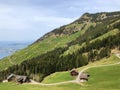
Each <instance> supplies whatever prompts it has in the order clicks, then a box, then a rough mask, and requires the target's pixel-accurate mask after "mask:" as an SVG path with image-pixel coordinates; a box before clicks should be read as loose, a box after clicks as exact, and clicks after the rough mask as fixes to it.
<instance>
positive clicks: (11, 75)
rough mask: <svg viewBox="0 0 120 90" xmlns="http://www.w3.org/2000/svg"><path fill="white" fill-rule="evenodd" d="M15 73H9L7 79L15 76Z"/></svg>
mask: <svg viewBox="0 0 120 90" xmlns="http://www.w3.org/2000/svg"><path fill="white" fill-rule="evenodd" d="M15 76H16V75H15V74H10V75H9V76H8V77H7V80H8V79H10V78H12V77H15Z"/></svg>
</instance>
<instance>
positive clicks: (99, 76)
mask: <svg viewBox="0 0 120 90" xmlns="http://www.w3.org/2000/svg"><path fill="white" fill-rule="evenodd" d="M119 61H120V59H119V58H117V57H116V56H114V55H112V56H111V57H110V58H107V59H106V58H105V59H103V60H100V61H97V62H94V63H90V64H88V65H87V66H85V67H88V66H93V65H100V64H111V63H116V62H119ZM85 67H81V68H78V70H80V69H83V68H85ZM98 70H99V72H98ZM119 71H120V65H113V66H106V67H95V68H90V69H88V70H87V72H89V73H90V75H91V76H90V78H89V81H88V82H86V83H83V86H81V85H80V84H75V83H69V84H62V85H55V86H41V85H29V84H23V85H17V84H15V83H0V90H16V89H17V90H73V89H75V90H96V89H97V90H119V89H120V85H119V83H120V78H119V75H120V72H119ZM67 74H68V72H59V73H55V74H52V75H50V76H49V77H51V78H49V77H47V78H46V79H45V81H43V82H46V83H50V82H51V83H53V82H61V81H66V80H68V78H67V77H66V76H68V75H67ZM53 76H54V77H53ZM63 76H64V77H66V78H64V80H63ZM52 77H53V78H52ZM50 79H51V80H50ZM69 80H71V78H69ZM47 81H48V82H47Z"/></svg>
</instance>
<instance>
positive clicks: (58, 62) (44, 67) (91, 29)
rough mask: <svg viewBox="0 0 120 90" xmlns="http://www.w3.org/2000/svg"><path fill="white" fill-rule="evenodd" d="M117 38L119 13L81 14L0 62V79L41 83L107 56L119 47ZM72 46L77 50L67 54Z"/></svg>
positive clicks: (118, 38)
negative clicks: (24, 77) (15, 76)
mask: <svg viewBox="0 0 120 90" xmlns="http://www.w3.org/2000/svg"><path fill="white" fill-rule="evenodd" d="M119 36H120V12H111V13H105V12H104V13H96V14H89V13H85V14H84V15H83V16H82V17H81V18H79V19H78V20H76V21H74V22H73V23H71V24H69V25H65V26H62V27H60V28H57V29H55V30H53V31H52V32H49V33H48V34H46V35H44V36H43V37H41V38H40V39H38V40H37V41H36V42H35V43H33V44H32V45H30V46H28V47H27V48H25V49H23V50H21V51H18V52H16V53H15V54H13V55H11V56H9V57H6V58H4V59H3V60H2V61H0V70H1V72H0V79H1V80H3V79H5V78H6V77H7V75H9V74H10V73H16V74H21V75H28V76H29V77H30V78H32V79H35V80H37V81H41V80H42V79H43V78H44V77H45V76H47V75H49V74H51V73H54V72H56V71H65V70H70V69H72V68H74V67H76V68H77V67H81V66H83V65H86V64H88V63H89V62H94V61H97V60H100V59H101V58H104V57H109V56H110V54H111V49H114V48H118V49H119V48H120V37H119ZM74 45H75V46H76V45H78V46H80V48H77V49H76V48H75V49H76V50H75V52H73V53H71V51H70V50H69V48H71V47H74ZM81 46H82V47H81ZM65 52H67V54H65V55H64V53H65ZM10 62H12V63H10ZM13 64H14V65H13ZM4 69H6V70H4ZM2 70H4V71H2Z"/></svg>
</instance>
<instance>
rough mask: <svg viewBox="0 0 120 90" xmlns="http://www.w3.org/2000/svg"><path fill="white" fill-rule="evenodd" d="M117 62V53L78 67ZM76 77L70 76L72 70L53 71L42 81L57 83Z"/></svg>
mask: <svg viewBox="0 0 120 90" xmlns="http://www.w3.org/2000/svg"><path fill="white" fill-rule="evenodd" d="M117 62H120V59H119V58H117V57H116V56H115V55H112V56H111V57H109V58H103V59H101V60H99V61H95V62H90V63H89V64H88V65H86V66H83V67H80V68H77V70H78V71H80V70H82V69H83V68H86V67H91V66H97V65H107V64H113V63H117ZM74 79H75V77H71V76H70V71H64V72H56V73H53V74H51V75H49V76H47V77H46V78H45V79H44V80H43V81H42V83H56V82H64V81H70V80H74Z"/></svg>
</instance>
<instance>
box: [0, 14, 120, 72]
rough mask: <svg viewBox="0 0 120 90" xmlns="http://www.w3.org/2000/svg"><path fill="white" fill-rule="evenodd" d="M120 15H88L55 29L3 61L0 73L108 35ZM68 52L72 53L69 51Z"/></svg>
mask: <svg viewBox="0 0 120 90" xmlns="http://www.w3.org/2000/svg"><path fill="white" fill-rule="evenodd" d="M119 14H120V12H111V13H97V14H89V13H86V14H84V15H82V16H81V17H80V18H79V19H77V20H76V21H74V22H72V23H70V24H68V25H65V26H62V27H60V28H57V29H54V30H53V31H52V32H49V33H47V34H46V35H44V36H43V37H41V38H40V39H38V40H37V41H36V42H35V43H33V44H32V45H30V46H28V47H27V48H25V49H23V50H20V51H18V52H15V53H14V54H13V55H11V56H9V57H6V58H4V59H3V60H1V61H0V71H1V70H4V69H7V68H8V67H9V66H12V65H13V64H14V65H16V64H20V63H21V62H23V61H25V60H29V59H32V58H35V57H37V56H40V55H41V54H44V53H46V52H48V51H52V50H54V49H55V48H58V47H64V46H67V45H68V46H69V43H70V42H72V43H74V44H76V45H77V44H78V43H80V42H81V43H84V42H85V41H86V40H88V39H91V40H92V39H93V37H94V39H95V38H97V37H98V36H100V35H102V34H105V33H107V32H108V31H109V30H114V29H115V28H116V27H115V28H114V27H113V26H115V25H116V23H118V24H119V19H120V18H119ZM102 16H105V17H102ZM118 26H119V25H118ZM118 26H117V28H118ZM71 47H72V46H71ZM73 47H74V46H73ZM77 49H78V48H77ZM67 52H71V51H69V50H68V51H67ZM11 62H12V63H11Z"/></svg>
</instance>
